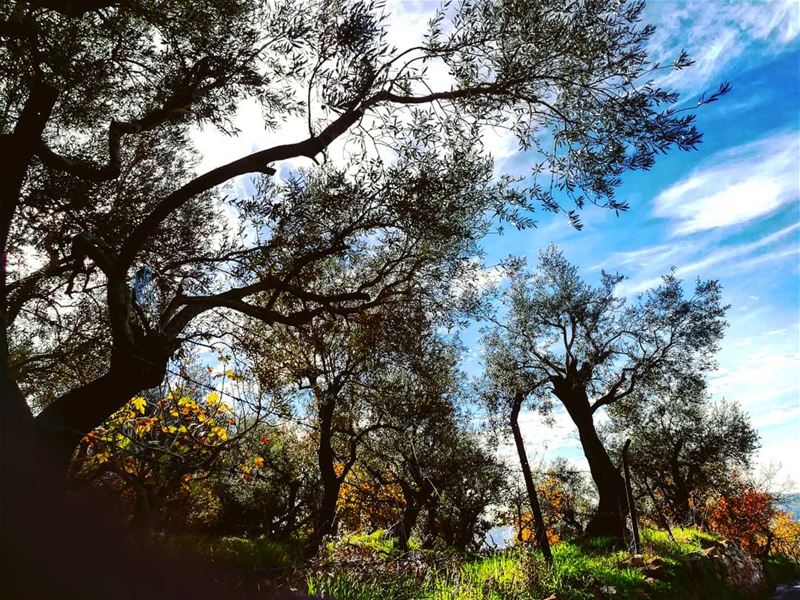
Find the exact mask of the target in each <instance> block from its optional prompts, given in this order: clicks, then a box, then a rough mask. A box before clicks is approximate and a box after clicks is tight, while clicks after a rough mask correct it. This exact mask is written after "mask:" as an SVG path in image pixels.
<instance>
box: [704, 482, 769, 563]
mask: <svg viewBox="0 0 800 600" xmlns="http://www.w3.org/2000/svg"><path fill="white" fill-rule="evenodd" d="M774 516H775V506H774V502H773V498H772V496H771V495H770V494H768V493H767V492H763V491H759V490H756V489H754V488H748V487H746V486H742V488H740V489H739V490H737V491H736V492H735V493H734V494H731V495H729V496H720V497H719V498H717V499H716V500H714V501H713V503H712V505H711V508H710V510H709V513H708V523H709V525H710V526H711V528H712V529H713V530H714V531H716V532H717V533H719V534H720V535H721V536H723V537H727V538H730V539H735V540H737V541H738V542H740V543H741V544H742V546H743V547H744V548H745V549H746V550H747V551H748V552H750V553H752V554H756V555H758V554H761V553H763V552H764V551H765V550H766V549H767V547H768V546H767V544H768V539H769V531H770V525H771V523H772V519H773V517H774Z"/></svg>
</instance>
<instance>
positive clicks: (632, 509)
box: [622, 440, 642, 554]
mask: <svg viewBox="0 0 800 600" xmlns="http://www.w3.org/2000/svg"><path fill="white" fill-rule="evenodd" d="M630 445H631V441H630V440H625V445H624V446H623V447H622V469H623V471H624V472H625V494H626V495H627V497H628V512H629V514H630V516H631V528H632V529H633V551H634V553H636V554H641V552H642V543H641V541H640V539H639V517H638V515H637V514H636V505H635V504H634V503H633V491H631V471H630V468H629V467H628V447H629V446H630Z"/></svg>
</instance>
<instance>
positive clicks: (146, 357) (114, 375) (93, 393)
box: [35, 338, 169, 476]
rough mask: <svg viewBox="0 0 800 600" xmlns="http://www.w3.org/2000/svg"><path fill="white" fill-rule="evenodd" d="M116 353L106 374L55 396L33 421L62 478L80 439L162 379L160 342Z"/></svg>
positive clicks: (164, 355)
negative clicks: (56, 397) (123, 352)
mask: <svg viewBox="0 0 800 600" xmlns="http://www.w3.org/2000/svg"><path fill="white" fill-rule="evenodd" d="M116 354H117V355H116V356H114V355H112V358H111V368H110V369H109V370H108V372H107V373H105V374H104V375H101V376H100V377H98V378H97V379H95V380H94V381H90V382H89V383H87V384H85V385H82V386H80V387H78V388H75V389H73V390H70V391H69V392H67V393H66V394H64V395H63V396H61V397H59V398H58V399H56V400H55V401H54V402H52V403H51V404H49V405H48V406H47V407H46V408H45V409H44V410H43V411H42V412H41V413H39V415H37V417H36V419H35V425H36V431H37V435H38V437H39V440H40V441H41V444H42V448H43V449H44V451H45V452H46V453H47V455H48V457H49V460H50V462H51V464H52V465H53V468H54V469H56V471H57V472H58V473H61V474H62V476H63V475H66V473H67V470H68V467H69V463H70V460H71V459H72V455H73V453H74V452H75V448H77V446H78V443H79V442H80V440H81V438H83V436H85V435H86V434H87V433H89V432H90V431H92V430H93V429H94V428H96V427H99V426H100V425H102V424H103V423H104V422H105V421H106V419H108V418H109V417H110V416H111V415H113V414H114V413H115V412H116V411H117V410H119V409H120V408H121V407H122V406H124V405H125V403H126V402H127V401H128V400H130V399H131V398H132V397H133V396H135V395H136V394H138V393H140V392H141V391H142V390H145V389H148V388H152V387H156V386H158V385H160V384H161V382H162V381H163V380H164V376H165V375H166V369H167V361H168V360H169V348H168V346H167V345H165V344H164V343H163V342H162V341H161V340H159V339H155V338H150V339H145V340H143V342H142V344H141V346H140V347H138V348H136V349H135V350H133V349H132V350H130V351H128V352H126V353H125V355H124V356H119V354H121V353H119V352H117V353H116Z"/></svg>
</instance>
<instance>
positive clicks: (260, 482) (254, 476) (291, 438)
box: [210, 421, 319, 540]
mask: <svg viewBox="0 0 800 600" xmlns="http://www.w3.org/2000/svg"><path fill="white" fill-rule="evenodd" d="M315 458H316V457H315V455H314V446H313V442H312V440H311V439H310V438H309V437H308V436H307V435H304V434H303V433H302V432H300V431H297V430H296V429H295V428H292V427H291V426H290V425H287V424H284V425H280V426H273V425H270V424H268V423H266V422H263V421H262V422H259V423H255V424H252V425H250V426H249V427H248V432H247V434H246V435H244V436H242V437H241V439H240V440H239V443H238V444H237V445H236V447H235V448H233V449H231V450H230V451H228V452H226V453H225V454H223V455H222V457H221V464H220V468H219V469H218V470H217V471H216V472H215V474H214V476H213V477H212V478H211V480H210V483H211V485H212V486H213V488H214V492H215V494H216V496H217V497H218V498H219V502H220V513H219V516H218V519H217V520H216V522H215V523H214V526H213V528H212V531H214V532H215V533H218V534H219V533H222V534H226V535H247V536H258V535H268V536H269V537H270V539H276V540H284V539H287V538H290V537H291V536H292V535H302V533H303V527H304V523H305V522H306V520H307V518H308V515H309V511H310V510H311V507H312V506H313V505H314V502H315V500H316V494H317V487H318V485H319V477H318V475H317V469H316V465H315Z"/></svg>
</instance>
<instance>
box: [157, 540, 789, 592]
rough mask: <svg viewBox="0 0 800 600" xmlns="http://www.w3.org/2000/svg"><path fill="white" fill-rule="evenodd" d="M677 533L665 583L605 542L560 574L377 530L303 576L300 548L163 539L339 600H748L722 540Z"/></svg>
mask: <svg viewBox="0 0 800 600" xmlns="http://www.w3.org/2000/svg"><path fill="white" fill-rule="evenodd" d="M673 533H674V534H675V537H676V540H677V541H676V542H672V541H671V540H670V539H669V537H668V536H667V534H666V533H665V532H662V531H656V530H645V531H644V532H643V546H644V557H645V559H647V558H649V557H653V556H659V557H661V559H662V560H663V563H664V570H665V573H664V576H663V577H661V578H660V579H658V580H647V579H646V578H645V576H644V575H643V574H642V572H641V571H639V570H638V569H634V568H626V567H625V566H623V565H620V563H622V561H624V560H625V559H627V558H629V557H630V555H629V554H628V553H627V552H614V551H609V550H608V549H607V548H605V547H603V545H602V541H599V542H598V541H595V542H594V543H593V544H588V545H586V544H584V545H577V544H574V543H569V542H563V543H559V544H556V545H555V546H554V547H553V554H554V564H553V568H552V569H548V568H546V566H545V564H544V562H543V560H542V558H541V556H540V555H539V554H538V553H532V552H528V551H525V550H521V549H509V550H506V551H504V552H501V553H497V554H494V555H490V556H484V557H476V558H473V559H471V560H464V559H461V558H459V557H458V555H455V554H452V553H449V552H447V551H446V550H440V551H438V552H436V553H432V552H421V551H417V552H414V553H412V554H411V555H410V557H403V556H401V555H399V554H398V553H397V552H396V550H395V548H394V542H393V541H392V540H390V539H387V538H386V537H384V535H383V533H382V532H377V533H375V534H371V535H354V536H349V537H347V538H345V539H344V540H342V541H340V542H339V543H338V544H337V545H336V546H333V545H329V546H328V548H327V552H326V553H327V555H328V558H329V559H330V562H327V561H324V562H323V563H322V564H319V565H318V566H317V567H316V568H300V569H298V570H295V569H294V568H292V567H291V565H292V564H293V563H295V564H296V561H297V557H296V556H295V555H294V553H293V552H292V548H291V547H289V546H286V545H283V544H279V543H276V542H272V541H270V540H268V539H265V538H263V537H261V538H256V539H243V538H235V537H225V538H202V537H196V536H188V537H183V538H174V537H173V538H171V540H169V541H168V540H164V542H165V543H166V544H167V545H168V546H171V547H172V549H173V550H179V551H182V552H187V551H188V552H189V553H191V554H193V555H195V556H197V555H199V556H202V557H203V558H204V559H205V560H206V561H207V562H209V563H211V564H212V565H214V566H216V567H220V568H223V569H226V568H230V569H234V570H236V571H237V572H239V573H240V574H242V575H246V574H251V575H255V574H261V575H263V576H268V577H269V578H270V579H275V580H281V579H283V575H286V574H288V573H290V572H291V573H293V577H291V579H292V583H293V587H303V586H305V587H307V591H308V592H309V594H311V595H313V596H319V597H327V598H336V599H337V600H371V599H375V600H385V599H398V600H403V599H416V598H420V599H436V600H450V599H452V600H473V599H474V600H478V599H481V600H483V599H487V600H489V599H491V600H534V599H536V600H541V599H542V598H547V597H548V596H550V595H551V594H554V593H555V594H557V598H558V599H559V600H584V599H586V600H589V599H592V600H593V599H595V598H604V597H605V598H615V599H641V598H650V599H652V600H666V599H677V598H680V599H688V600H691V599H697V600H700V599H702V600H706V599H708V600H715V599H717V600H728V599H730V600H735V599H737V598H740V596H739V595H738V594H736V593H735V592H733V591H731V590H727V589H725V587H724V586H723V583H722V581H721V580H720V578H719V575H718V574H717V573H716V572H715V571H714V569H713V568H712V567H711V563H710V561H709V560H708V559H706V558H705V557H702V555H701V554H700V553H699V551H700V550H701V549H702V548H704V547H706V546H708V545H709V544H710V543H711V542H713V541H714V540H715V539H716V538H714V537H713V536H711V535H709V534H706V533H701V532H699V531H696V530H692V529H676V530H674V532H673ZM766 566H767V580H768V583H769V584H770V585H771V587H770V589H772V587H774V584H775V583H778V582H782V581H788V580H791V579H796V578H798V576H800V573H799V572H798V568H797V565H796V564H794V563H791V562H790V561H788V560H781V559H779V558H769V559H767V564H766ZM304 573H305V574H304Z"/></svg>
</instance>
